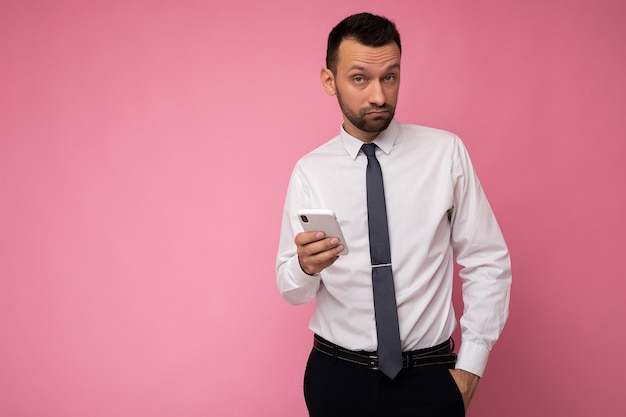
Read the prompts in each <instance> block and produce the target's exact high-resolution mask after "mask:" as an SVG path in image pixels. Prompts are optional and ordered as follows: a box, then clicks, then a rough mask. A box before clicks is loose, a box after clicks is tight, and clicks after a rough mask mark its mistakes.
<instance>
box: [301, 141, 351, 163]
mask: <svg viewBox="0 0 626 417" xmlns="http://www.w3.org/2000/svg"><path fill="white" fill-rule="evenodd" d="M345 153H346V152H345V148H344V147H343V146H342V145H341V141H340V135H337V136H335V137H334V138H331V139H329V140H327V141H326V142H324V143H322V144H321V145H319V146H318V147H317V148H314V149H313V150H311V151H309V152H308V153H306V154H305V155H304V156H302V157H301V158H300V162H302V161H304V162H306V161H309V160H317V159H319V158H327V157H329V156H333V155H345Z"/></svg>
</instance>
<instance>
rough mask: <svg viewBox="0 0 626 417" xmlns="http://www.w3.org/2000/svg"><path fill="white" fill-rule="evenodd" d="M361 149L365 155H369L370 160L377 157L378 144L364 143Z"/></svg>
mask: <svg viewBox="0 0 626 417" xmlns="http://www.w3.org/2000/svg"><path fill="white" fill-rule="evenodd" d="M361 149H362V150H363V153H364V154H365V155H367V157H368V158H370V157H372V156H373V157H374V158H375V157H376V144H375V143H364V144H363V146H361Z"/></svg>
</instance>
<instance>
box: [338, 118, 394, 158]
mask: <svg viewBox="0 0 626 417" xmlns="http://www.w3.org/2000/svg"><path fill="white" fill-rule="evenodd" d="M399 130H400V127H399V125H398V122H396V119H393V120H392V121H391V123H390V124H389V126H388V127H387V129H385V130H383V131H382V132H380V134H379V135H378V136H377V137H376V139H374V141H373V142H372V143H375V144H376V145H378V147H379V148H380V149H381V150H382V151H383V152H385V153H386V154H389V153H390V152H391V148H392V147H393V144H394V143H395V142H396V138H397V137H398V132H399ZM339 136H340V140H341V143H342V144H343V146H344V148H346V151H347V152H348V154H349V155H350V157H351V158H352V159H356V156H357V155H358V154H359V151H360V150H361V146H363V143H365V142H363V141H362V140H360V139H357V138H355V137H354V136H352V135H350V134H349V133H348V132H346V130H345V129H344V128H343V125H342V126H341V132H340V135H339Z"/></svg>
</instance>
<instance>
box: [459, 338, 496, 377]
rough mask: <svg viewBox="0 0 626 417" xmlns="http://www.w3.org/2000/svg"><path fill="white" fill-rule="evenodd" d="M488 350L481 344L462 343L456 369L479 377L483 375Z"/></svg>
mask: <svg viewBox="0 0 626 417" xmlns="http://www.w3.org/2000/svg"><path fill="white" fill-rule="evenodd" d="M489 353H490V351H489V349H488V348H487V347H485V346H483V345H481V344H478V343H473V342H462V343H461V347H460V348H459V353H458V355H457V360H456V369H463V370H464V371H467V372H471V373H473V374H475V375H478V376H480V377H482V376H483V374H484V373H485V367H486V366H487V360H488V359H489Z"/></svg>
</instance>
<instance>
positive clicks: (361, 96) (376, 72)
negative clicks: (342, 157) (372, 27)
mask: <svg viewBox="0 0 626 417" xmlns="http://www.w3.org/2000/svg"><path fill="white" fill-rule="evenodd" d="M325 71H326V73H325ZM322 83H323V84H324V88H325V89H326V91H327V92H328V94H331V95H334V94H336V95H337V100H338V101H339V106H340V107H341V111H342V113H343V119H344V129H345V130H346V132H348V133H349V134H351V135H352V136H354V137H356V138H358V139H361V140H362V141H365V142H371V141H372V140H374V139H375V138H376V136H378V134H379V133H380V132H382V131H383V130H385V129H386V128H387V127H388V126H389V123H391V120H392V119H393V116H394V113H395V109H396V103H397V101H398V90H399V87H400V49H399V48H398V45H396V43H395V42H391V43H389V44H387V45H385V46H381V47H370V46H365V45H363V44H361V43H358V42H356V41H354V40H351V39H344V40H343V41H342V42H341V45H340V46H339V54H338V62H337V71H336V74H333V73H331V72H330V70H322Z"/></svg>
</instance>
